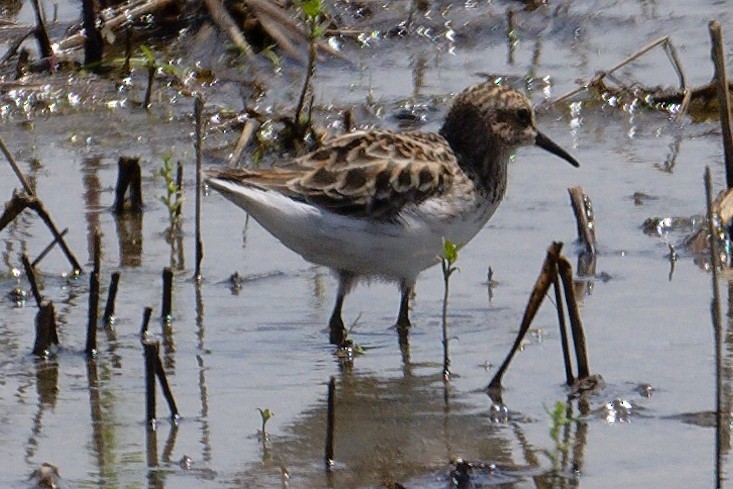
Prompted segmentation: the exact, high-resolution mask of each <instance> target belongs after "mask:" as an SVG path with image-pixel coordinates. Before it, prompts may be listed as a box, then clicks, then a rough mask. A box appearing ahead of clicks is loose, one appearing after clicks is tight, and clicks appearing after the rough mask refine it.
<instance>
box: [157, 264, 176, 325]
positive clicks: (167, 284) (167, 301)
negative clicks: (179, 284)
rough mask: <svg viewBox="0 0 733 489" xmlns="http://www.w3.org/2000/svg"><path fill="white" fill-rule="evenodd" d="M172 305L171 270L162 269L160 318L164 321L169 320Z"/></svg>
mask: <svg viewBox="0 0 733 489" xmlns="http://www.w3.org/2000/svg"><path fill="white" fill-rule="evenodd" d="M172 304H173V270H171V269H170V267H165V268H164V269H163V303H162V307H161V313H160V317H161V318H163V319H164V320H166V321H167V320H170V319H171V309H172Z"/></svg>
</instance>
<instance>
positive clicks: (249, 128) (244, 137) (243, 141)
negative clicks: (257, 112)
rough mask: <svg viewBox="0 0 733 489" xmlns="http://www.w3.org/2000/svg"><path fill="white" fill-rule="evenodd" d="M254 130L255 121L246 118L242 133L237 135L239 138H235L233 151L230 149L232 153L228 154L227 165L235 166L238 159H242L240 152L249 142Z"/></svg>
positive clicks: (242, 151)
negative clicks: (235, 142)
mask: <svg viewBox="0 0 733 489" xmlns="http://www.w3.org/2000/svg"><path fill="white" fill-rule="evenodd" d="M254 131H255V123H254V121H253V120H252V119H247V120H246V121H244V127H243V128H242V133H241V134H240V135H239V139H237V145H236V146H235V147H234V151H232V154H231V155H230V156H229V166H232V167H234V168H237V167H238V166H239V161H240V160H241V159H242V153H244V148H246V147H247V145H248V144H249V142H250V141H251V140H252V135H253V134H254Z"/></svg>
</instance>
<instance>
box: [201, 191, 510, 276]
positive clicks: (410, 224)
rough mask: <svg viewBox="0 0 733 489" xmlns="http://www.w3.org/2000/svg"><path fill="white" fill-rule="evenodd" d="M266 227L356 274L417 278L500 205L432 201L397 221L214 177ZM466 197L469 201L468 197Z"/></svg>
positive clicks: (313, 258) (309, 256)
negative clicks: (457, 208) (452, 210)
mask: <svg viewBox="0 0 733 489" xmlns="http://www.w3.org/2000/svg"><path fill="white" fill-rule="evenodd" d="M211 183H212V184H213V186H215V187H216V188H217V189H219V190H220V191H221V192H222V193H223V194H224V195H225V196H226V197H227V198H228V199H230V200H232V201H233V202H234V203H235V204H237V205H238V206H239V207H242V208H243V209H245V210H246V211H247V212H249V214H250V215H251V216H252V217H253V218H255V219H256V220H257V221H258V222H259V223H260V224H261V225H262V227H264V228H265V229H267V230H268V231H269V232H270V233H271V234H273V235H274V236H275V237H276V238H278V239H279V240H280V241H282V243H283V244H284V245H285V246H287V247H288V248H290V249H291V250H293V251H295V252H296V253H298V254H300V255H301V256H302V257H303V258H305V259H306V260H308V261H310V262H312V263H316V264H319V265H324V266H327V267H330V268H333V269H336V270H345V271H349V272H352V273H354V274H356V275H363V276H376V277H380V278H383V279H387V280H407V281H409V282H414V280H415V279H416V278H417V275H418V274H419V273H420V272H421V271H422V270H424V269H426V268H428V267H430V266H432V265H434V264H436V263H438V262H439V260H440V259H439V256H440V255H441V254H442V249H443V239H444V238H445V239H448V240H450V241H452V242H453V243H456V244H459V245H462V244H466V243H468V241H470V240H471V239H472V238H473V237H474V236H475V235H476V233H478V231H479V230H480V229H481V228H482V227H483V225H484V224H485V223H486V221H488V219H489V217H491V214H493V212H494V210H495V209H496V205H489V204H486V205H484V206H483V207H481V208H478V209H477V208H476V206H475V204H473V203H471V204H470V205H471V207H472V208H473V209H472V212H468V210H469V209H467V210H466V212H463V213H461V214H459V215H458V216H455V215H453V216H450V215H448V212H447V206H449V205H450V203H448V202H432V201H428V202H426V203H425V204H424V205H420V206H416V207H413V208H411V209H409V210H408V211H405V212H403V213H402V214H401V216H400V218H399V219H397V220H395V221H371V220H368V219H365V218H352V217H347V216H343V215H339V214H334V213H331V212H328V211H326V210H323V209H320V208H318V207H314V206H312V205H309V204H306V203H302V202H296V201H293V200H292V199H290V198H288V197H285V196H283V195H281V194H279V193H278V192H274V191H265V190H259V189H254V188H243V187H241V186H238V185H235V184H232V183H229V182H226V181H222V180H216V181H212V182H211ZM464 203H465V202H464Z"/></svg>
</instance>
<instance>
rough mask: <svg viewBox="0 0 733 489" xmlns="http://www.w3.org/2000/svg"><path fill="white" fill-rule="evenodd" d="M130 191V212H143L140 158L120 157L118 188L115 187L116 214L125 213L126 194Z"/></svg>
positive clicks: (118, 163) (118, 162)
mask: <svg viewBox="0 0 733 489" xmlns="http://www.w3.org/2000/svg"><path fill="white" fill-rule="evenodd" d="M128 189H129V190H130V208H129V209H130V211H131V212H135V213H141V212H142V211H143V193H142V171H141V170H140V158H133V157H129V156H120V159H119V160H118V161H117V186H116V187H115V205H114V210H115V214H117V215H120V214H122V213H123V212H124V211H125V194H126V193H127V190H128Z"/></svg>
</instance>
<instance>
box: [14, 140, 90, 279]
mask: <svg viewBox="0 0 733 489" xmlns="http://www.w3.org/2000/svg"><path fill="white" fill-rule="evenodd" d="M0 141H2V139H0ZM25 209H32V210H34V211H35V212H36V214H38V216H39V217H40V218H41V220H43V222H44V223H45V224H46V227H48V229H49V230H50V231H51V234H52V235H53V237H54V239H55V240H56V241H58V243H59V245H60V246H61V249H62V250H63V252H64V254H65V255H66V259H67V260H69V263H71V266H72V267H73V269H74V273H75V274H77V273H81V265H79V262H78V261H76V258H75V257H74V254H73V253H71V250H70V249H69V247H68V246H67V245H66V242H65V241H64V238H63V236H61V234H60V233H59V232H58V229H57V228H56V224H54V222H53V220H52V219H51V216H50V215H49V214H48V212H46V209H45V208H44V207H43V203H42V202H41V201H40V199H38V197H36V196H35V195H33V194H29V195H19V194H15V195H13V198H12V199H10V201H8V202H6V203H5V211H4V212H3V214H2V216H0V230H2V229H3V228H5V226H7V225H8V224H10V222H12V221H13V219H15V218H16V217H17V216H18V214H20V213H21V212H23V211H24V210H25Z"/></svg>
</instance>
